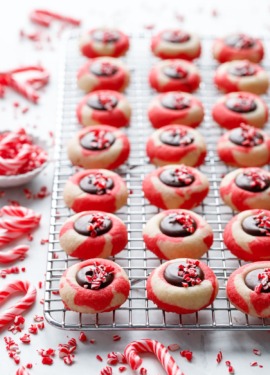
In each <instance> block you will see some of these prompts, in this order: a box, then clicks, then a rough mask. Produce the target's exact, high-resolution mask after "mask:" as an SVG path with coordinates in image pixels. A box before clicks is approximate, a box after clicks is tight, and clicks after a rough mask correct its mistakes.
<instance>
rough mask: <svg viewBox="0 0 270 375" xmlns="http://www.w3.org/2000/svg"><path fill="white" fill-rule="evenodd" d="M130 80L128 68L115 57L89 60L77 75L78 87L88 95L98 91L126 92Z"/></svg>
mask: <svg viewBox="0 0 270 375" xmlns="http://www.w3.org/2000/svg"><path fill="white" fill-rule="evenodd" d="M129 80H130V74H129V71H128V69H127V67H126V66H125V64H124V63H123V62H122V61H121V60H119V59H116V58H114V57H96V58H95V59H91V60H88V61H87V62H86V63H85V64H84V65H83V66H82V67H81V68H80V70H79V72H78V75H77V83H78V87H79V88H80V89H82V90H83V91H85V92H86V93H88V92H91V91H96V90H115V91H124V90H125V88H126V87H127V85H128V84H129Z"/></svg>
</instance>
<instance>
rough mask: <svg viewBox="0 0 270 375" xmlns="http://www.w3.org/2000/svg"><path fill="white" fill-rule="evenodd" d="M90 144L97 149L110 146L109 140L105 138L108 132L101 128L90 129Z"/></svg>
mask: <svg viewBox="0 0 270 375" xmlns="http://www.w3.org/2000/svg"><path fill="white" fill-rule="evenodd" d="M89 134H91V142H90V146H91V147H92V148H94V149H97V150H104V149H106V148H108V147H110V141H109V140H108V139H107V134H108V132H107V131H105V130H102V129H96V130H91V131H90V132H89Z"/></svg>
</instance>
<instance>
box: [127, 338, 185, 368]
mask: <svg viewBox="0 0 270 375" xmlns="http://www.w3.org/2000/svg"><path fill="white" fill-rule="evenodd" d="M145 352H148V353H154V354H155V356H156V357H157V359H158V360H159V362H160V363H161V365H162V366H163V368H164V369H165V371H166V373H167V375H181V374H182V371H181V370H180V368H179V367H178V366H177V364H176V363H175V360H174V359H173V357H172V356H171V355H170V353H169V352H168V350H167V349H166V348H165V346H164V345H162V344H161V343H160V342H158V341H156V340H150V339H143V340H138V341H133V342H131V343H130V344H128V345H127V347H126V349H125V353H124V354H125V357H126V360H127V362H128V364H129V365H130V367H131V368H132V370H137V369H138V368H139V367H140V366H141V364H142V359H141V357H140V356H139V353H145Z"/></svg>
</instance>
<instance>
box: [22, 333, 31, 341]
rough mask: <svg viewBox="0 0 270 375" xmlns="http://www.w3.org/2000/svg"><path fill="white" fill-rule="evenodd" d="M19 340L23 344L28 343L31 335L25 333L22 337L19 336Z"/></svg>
mask: <svg viewBox="0 0 270 375" xmlns="http://www.w3.org/2000/svg"><path fill="white" fill-rule="evenodd" d="M20 340H21V342H22V343H23V344H30V342H31V337H30V335H29V333H25V334H24V335H23V336H22V337H20Z"/></svg>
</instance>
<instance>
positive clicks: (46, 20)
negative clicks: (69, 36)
mask: <svg viewBox="0 0 270 375" xmlns="http://www.w3.org/2000/svg"><path fill="white" fill-rule="evenodd" d="M30 19H31V21H32V22H35V23H38V24H39V25H42V26H45V27H49V26H50V25H51V22H52V21H53V20H58V21H62V22H65V23H70V24H71V25H74V26H79V25H80V23H81V21H80V20H77V19H75V18H72V17H66V16H63V15H61V14H59V13H54V12H51V11H49V10H43V9H36V10H34V11H33V12H32V13H31V14H30Z"/></svg>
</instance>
